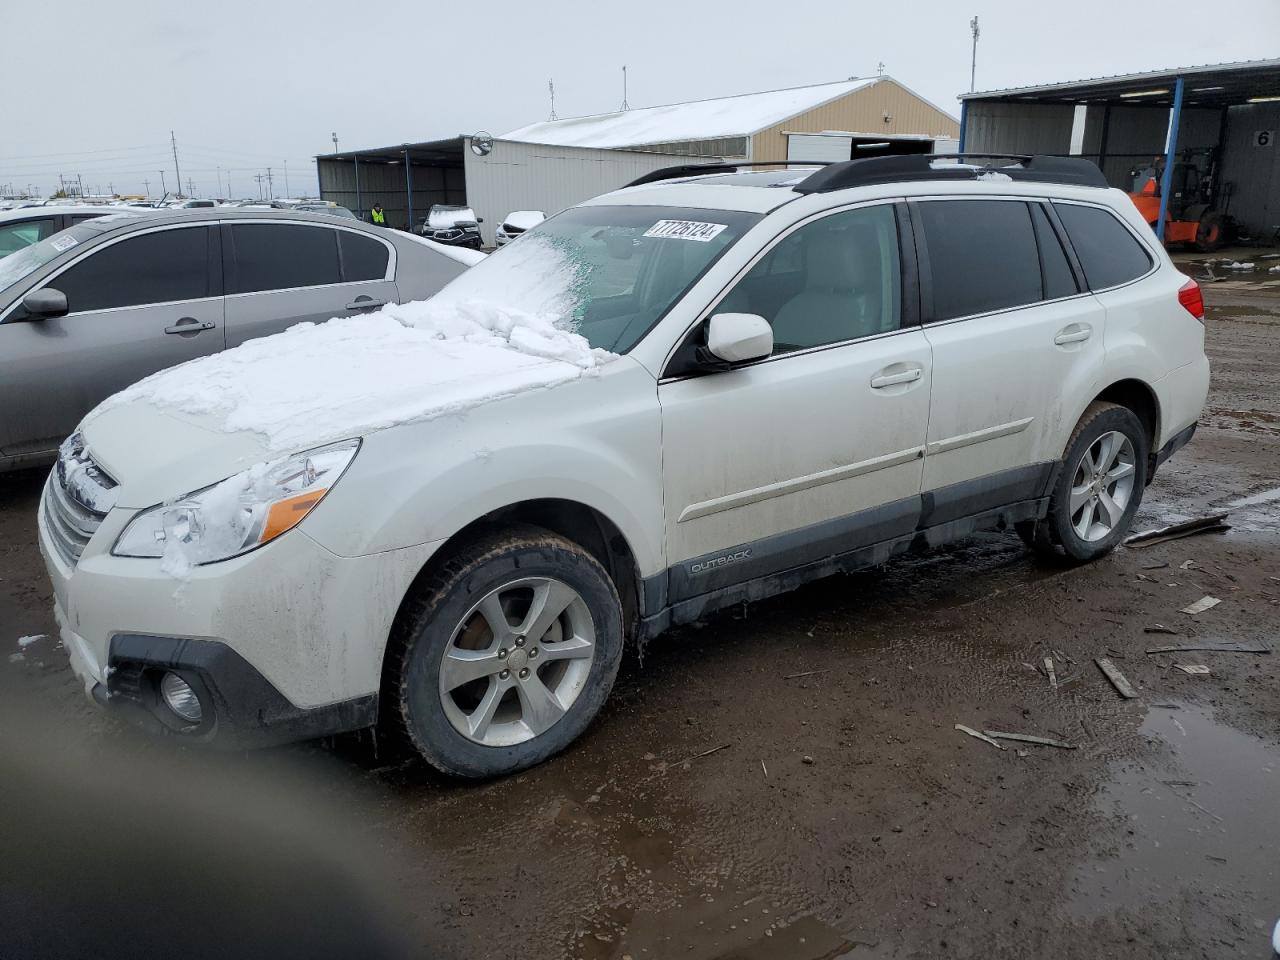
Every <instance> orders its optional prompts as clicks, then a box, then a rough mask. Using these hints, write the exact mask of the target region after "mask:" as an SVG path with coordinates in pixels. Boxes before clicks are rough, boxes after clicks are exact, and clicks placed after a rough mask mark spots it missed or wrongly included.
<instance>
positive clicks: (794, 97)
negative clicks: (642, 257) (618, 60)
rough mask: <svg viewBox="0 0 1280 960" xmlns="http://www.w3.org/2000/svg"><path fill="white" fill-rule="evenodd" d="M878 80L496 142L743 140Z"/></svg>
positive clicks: (619, 116)
mask: <svg viewBox="0 0 1280 960" xmlns="http://www.w3.org/2000/svg"><path fill="white" fill-rule="evenodd" d="M879 80H880V78H879V77H867V78H862V79H856V78H855V79H851V80H840V81H837V82H835V83H818V84H813V85H812V86H807V87H791V88H788V89H785V90H768V91H765V92H763V93H746V94H741V95H739V96H736V97H718V98H716V99H713V100H693V101H689V102H686V103H669V104H664V105H662V106H657V107H640V108H636V109H632V110H625V111H619V112H617V113H600V114H596V115H594V116H589V117H570V118H568V119H565V120H544V121H541V122H539V123H531V124H529V125H528V126H524V127H520V128H519V129H518V130H512V131H511V132H510V133H505V134H503V135H502V137H501V139H503V140H520V141H524V142H526V143H546V144H555V145H558V146H563V147H635V146H647V145H650V144H657V143H672V142H677V141H680V140H711V139H719V138H722V137H744V136H749V135H751V134H753V133H756V132H758V131H760V130H763V129H765V128H766V127H771V126H773V125H774V124H775V123H780V122H781V121H783V120H786V119H787V118H788V117H794V116H795V115H796V114H798V113H803V112H805V111H806V110H812V109H813V108H814V107H818V106H821V105H822V104H824V103H827V102H828V101H830V100H835V99H836V98H838V97H843V96H846V95H847V94H850V93H853V92H854V91H855V90H861V89H862V88H864V87H868V86H870V85H871V84H873V83H877V82H879Z"/></svg>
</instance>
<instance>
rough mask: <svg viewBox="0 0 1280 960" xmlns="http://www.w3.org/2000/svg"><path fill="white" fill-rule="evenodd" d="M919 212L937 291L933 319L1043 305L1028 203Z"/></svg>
mask: <svg viewBox="0 0 1280 960" xmlns="http://www.w3.org/2000/svg"><path fill="white" fill-rule="evenodd" d="M916 208H917V210H918V211H919V215H920V220H921V222H922V224H923V226H924V236H925V249H926V250H927V252H928V262H929V270H930V275H931V286H932V290H933V311H932V315H931V316H930V317H929V318H928V319H930V320H931V321H935V322H936V321H939V320H951V319H954V318H956V317H968V316H972V315H974V314H977V313H988V312H990V311H993V310H1006V309H1009V308H1010V307H1021V306H1026V305H1027V304H1031V303H1036V302H1037V301H1039V300H1040V299H1041V278H1040V259H1039V257H1038V256H1037V254H1036V237H1035V230H1034V228H1033V227H1032V225H1031V214H1030V211H1028V209H1027V204H1026V203H1024V202H1022V201H1019V200H929V201H923V202H919V203H917V204H916Z"/></svg>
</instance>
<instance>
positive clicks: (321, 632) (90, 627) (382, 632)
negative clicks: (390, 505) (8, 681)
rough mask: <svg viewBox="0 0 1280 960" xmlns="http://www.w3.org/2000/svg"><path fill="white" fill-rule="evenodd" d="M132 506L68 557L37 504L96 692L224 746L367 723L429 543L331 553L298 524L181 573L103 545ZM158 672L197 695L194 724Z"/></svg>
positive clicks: (79, 663)
mask: <svg viewBox="0 0 1280 960" xmlns="http://www.w3.org/2000/svg"><path fill="white" fill-rule="evenodd" d="M132 515H133V511H130V510H121V509H117V510H113V511H112V512H111V513H109V514H108V515H107V517H106V519H105V520H104V521H103V523H102V525H101V527H100V528H99V529H98V531H97V532H96V533H95V534H94V536H93V538H92V539H91V540H90V542H89V544H88V546H87V547H86V548H85V551H84V553H83V554H82V556H81V557H80V559H79V561H78V562H77V563H76V564H75V565H74V566H72V565H69V564H68V563H67V562H66V561H64V560H63V559H62V557H61V556H59V555H58V553H57V552H56V551H55V550H54V549H53V548H52V544H51V542H50V539H49V537H50V534H49V530H48V529H47V526H46V520H45V516H44V510H43V508H42V509H41V511H40V520H39V524H40V549H41V553H42V554H43V556H44V559H45V565H46V567H47V568H48V571H49V577H50V580H51V581H52V584H53V590H54V597H55V614H56V616H57V618H58V623H59V625H60V627H61V629H62V640H63V646H64V647H65V648H66V649H67V651H68V653H69V655H70V658H71V666H72V669H73V670H74V671H75V673H76V674H77V676H78V677H80V679H81V680H82V681H83V682H84V684H85V689H86V691H88V692H89V693H90V694H91V695H92V696H93V698H94V699H95V700H96V701H97V702H99V703H103V704H106V705H109V706H111V707H113V708H114V707H117V706H119V707H122V708H126V709H127V711H128V713H129V714H130V715H131V716H133V717H134V718H135V719H140V720H142V721H143V722H144V724H145V725H147V726H150V727H152V728H156V729H163V728H165V727H167V728H168V729H169V730H170V731H172V732H176V733H180V734H183V735H185V736H189V737H191V738H193V739H198V740H205V741H210V742H215V743H217V744H219V745H227V746H232V747H241V746H255V745H262V744H267V743H278V742H284V741H289V740H297V739H306V738H309V737H314V736H321V735H325V734H329V733H336V732H340V731H342V730H352V729H358V728H360V727H365V726H369V725H371V724H372V723H373V722H374V721H375V720H376V718H377V691H378V687H379V683H380V679H381V668H382V655H383V652H384V648H385V645H386V638H387V636H388V634H389V632H390V629H391V624H392V621H393V620H394V618H395V615H396V612H397V610H398V609H399V605H400V601H401V599H402V598H403V597H404V595H405V593H406V592H407V590H408V589H409V586H410V584H411V583H412V582H413V578H414V577H415V576H416V575H417V573H418V571H419V570H421V569H422V566H423V564H424V563H425V562H426V560H427V559H428V558H429V557H430V555H431V553H432V552H433V550H434V549H435V546H436V545H435V544H423V545H421V546H417V547H409V548H405V549H402V550H393V551H388V552H385V553H380V554H375V555H373V556H367V557H340V556H338V555H336V554H334V553H332V552H331V551H329V550H327V549H325V548H324V547H323V546H321V545H320V544H319V543H317V542H316V541H314V540H312V539H311V538H310V537H308V536H307V535H306V533H305V532H304V531H303V530H302V529H297V530H293V531H290V532H289V533H287V534H285V535H284V536H282V537H280V538H279V539H278V540H276V541H274V542H272V543H270V544H268V545H267V546H265V547H263V548H261V549H258V550H255V551H253V552H251V553H247V554H244V555H243V556H240V557H236V558H234V559H232V560H226V561H223V562H221V563H214V564H209V565H207V566H203V567H197V568H196V569H195V570H193V571H192V572H191V575H190V577H189V578H187V579H184V580H177V579H174V578H173V577H171V576H169V575H167V574H165V573H162V572H161V570H160V564H159V561H157V560H143V559H137V558H127V557H115V556H112V555H111V553H110V547H111V544H113V543H114V542H115V540H116V538H117V536H118V535H119V533H120V531H121V530H122V529H123V528H124V526H125V524H127V522H128V521H129V520H130V519H131V518H132ZM166 670H173V672H175V673H177V674H178V675H179V676H181V677H183V679H185V680H187V681H188V683H190V684H191V685H192V686H193V687H194V688H195V689H196V691H197V693H198V694H199V695H200V698H201V701H202V706H203V707H204V708H205V717H204V719H202V721H201V723H200V724H198V725H195V726H192V725H189V724H182V723H178V724H176V725H175V724H174V723H173V722H172V721H174V720H175V719H176V717H175V716H174V715H173V714H172V713H171V712H166V710H167V708H165V707H164V706H163V704H162V703H161V702H159V701H158V699H157V697H156V684H157V683H158V681H159V677H160V676H162V675H163V673H164V672H165V671H166Z"/></svg>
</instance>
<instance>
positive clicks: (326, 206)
mask: <svg viewBox="0 0 1280 960" xmlns="http://www.w3.org/2000/svg"><path fill="white" fill-rule="evenodd" d="M293 209H294V210H297V211H298V212H299V213H323V214H325V215H326V216H330V217H342V218H343V219H344V220H358V219H359V218H358V217H357V216H356V215H355V214H354V213H352V212H351V211H350V210H348V209H347V208H346V207H340V206H338V205H337V204H336V203H299V204H297V205H296V206H295V207H294V208H293Z"/></svg>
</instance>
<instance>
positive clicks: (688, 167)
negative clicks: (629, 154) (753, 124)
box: [627, 160, 831, 187]
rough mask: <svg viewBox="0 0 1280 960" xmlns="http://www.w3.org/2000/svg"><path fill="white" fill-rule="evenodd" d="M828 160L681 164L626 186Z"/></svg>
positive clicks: (824, 163)
mask: <svg viewBox="0 0 1280 960" xmlns="http://www.w3.org/2000/svg"><path fill="white" fill-rule="evenodd" d="M830 163H831V161H829V160H814V161H812V162H809V161H800V160H743V161H742V162H741V163H682V164H679V165H678V166H674V167H661V168H659V169H657V170H650V171H649V172H648V173H646V174H644V175H643V176H640V177H637V178H636V179H634V180H632V181H631V182H630V183H628V184H627V186H628V187H639V186H643V185H644V184H646V183H658V182H660V181H662V180H677V179H679V178H681V177H704V176H708V175H710V174H713V173H737V172H738V171H739V170H742V169H743V168H746V167H788V166H792V165H794V166H797V167H825V166H828V165H830Z"/></svg>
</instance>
